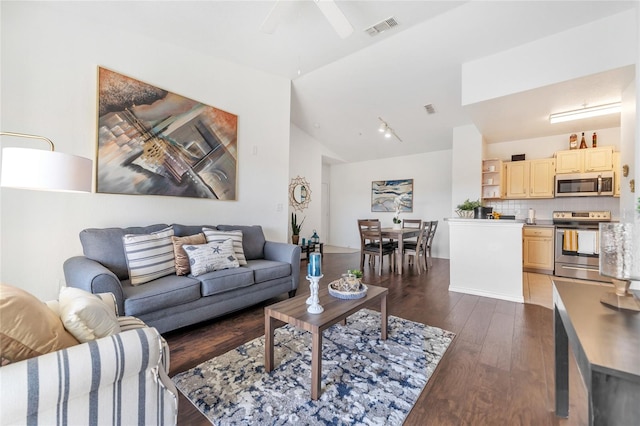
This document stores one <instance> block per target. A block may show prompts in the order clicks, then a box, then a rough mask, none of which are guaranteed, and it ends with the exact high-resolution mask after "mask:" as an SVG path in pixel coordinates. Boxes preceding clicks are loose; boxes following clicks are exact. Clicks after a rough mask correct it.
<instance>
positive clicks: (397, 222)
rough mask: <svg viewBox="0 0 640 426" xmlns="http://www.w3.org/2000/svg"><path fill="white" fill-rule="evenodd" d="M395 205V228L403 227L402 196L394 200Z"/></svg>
mask: <svg viewBox="0 0 640 426" xmlns="http://www.w3.org/2000/svg"><path fill="white" fill-rule="evenodd" d="M393 205H394V207H395V210H396V213H395V214H394V215H393V229H400V228H402V220H401V219H400V209H401V208H402V200H400V197H396V199H395V200H394V201H393Z"/></svg>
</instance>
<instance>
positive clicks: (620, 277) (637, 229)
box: [599, 222, 640, 311]
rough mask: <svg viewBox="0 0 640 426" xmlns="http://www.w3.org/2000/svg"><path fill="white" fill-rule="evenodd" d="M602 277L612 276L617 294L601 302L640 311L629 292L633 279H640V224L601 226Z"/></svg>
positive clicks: (602, 224)
mask: <svg viewBox="0 0 640 426" xmlns="http://www.w3.org/2000/svg"><path fill="white" fill-rule="evenodd" d="M599 234H600V256H599V257H600V274H601V275H604V276H606V277H611V278H612V280H611V281H612V282H613V285H614V287H615V292H612V293H607V294H606V295H605V296H604V297H603V298H602V299H600V301H601V302H602V303H604V304H606V305H610V306H613V307H616V308H619V309H627V310H632V311H640V302H639V301H638V299H637V298H636V297H635V296H634V294H633V293H631V292H630V291H629V285H630V280H637V279H640V222H636V223H633V222H622V223H601V224H600V233H599Z"/></svg>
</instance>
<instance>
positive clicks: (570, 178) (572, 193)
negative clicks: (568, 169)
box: [556, 171, 613, 197]
mask: <svg viewBox="0 0 640 426" xmlns="http://www.w3.org/2000/svg"><path fill="white" fill-rule="evenodd" d="M603 196H604V197H606V196H609V197H611V196H613V172H612V171H608V172H590V173H575V174H574V173H570V174H569V173H563V174H559V175H556V197H603Z"/></svg>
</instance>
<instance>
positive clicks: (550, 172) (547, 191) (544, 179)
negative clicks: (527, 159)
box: [529, 158, 556, 198]
mask: <svg viewBox="0 0 640 426" xmlns="http://www.w3.org/2000/svg"><path fill="white" fill-rule="evenodd" d="M529 171H530V174H529V176H530V177H529V198H553V194H554V187H555V177H556V162H555V160H554V159H553V158H545V159H542V160H531V165H530V167H529Z"/></svg>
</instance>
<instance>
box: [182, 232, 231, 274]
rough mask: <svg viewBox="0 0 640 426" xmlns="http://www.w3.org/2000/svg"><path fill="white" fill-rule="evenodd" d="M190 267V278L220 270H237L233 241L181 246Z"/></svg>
mask: <svg viewBox="0 0 640 426" xmlns="http://www.w3.org/2000/svg"><path fill="white" fill-rule="evenodd" d="M182 248H183V249H184V251H185V253H187V257H188V258H189V265H190V266H191V276H194V277H197V276H198V275H202V274H206V273H207V272H212V271H217V270H220V269H229V268H238V267H239V266H240V264H239V262H238V258H237V257H236V256H235V253H234V251H233V240H232V239H230V238H229V239H227V240H224V241H213V242H210V243H207V244H195V245H190V244H185V245H183V246H182Z"/></svg>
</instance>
